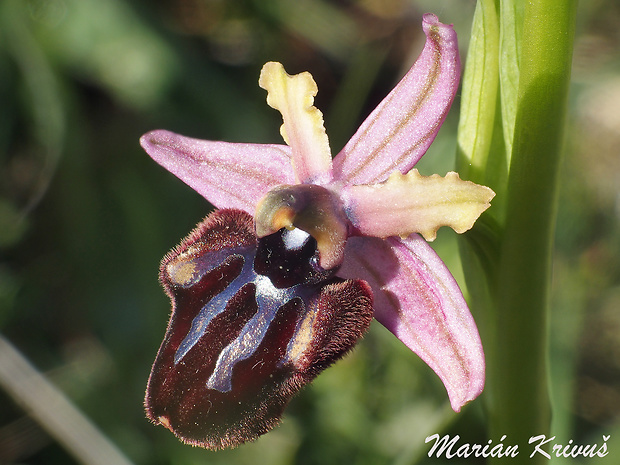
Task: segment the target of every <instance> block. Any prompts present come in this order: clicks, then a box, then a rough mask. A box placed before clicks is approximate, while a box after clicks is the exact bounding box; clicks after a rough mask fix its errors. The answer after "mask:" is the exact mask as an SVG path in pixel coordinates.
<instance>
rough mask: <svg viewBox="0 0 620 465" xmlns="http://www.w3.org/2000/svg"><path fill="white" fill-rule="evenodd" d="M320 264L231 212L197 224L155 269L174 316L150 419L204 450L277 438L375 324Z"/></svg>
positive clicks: (304, 244)
mask: <svg viewBox="0 0 620 465" xmlns="http://www.w3.org/2000/svg"><path fill="white" fill-rule="evenodd" d="M318 263H319V260H318V252H317V250H316V241H315V240H314V239H313V238H312V237H311V236H309V235H308V234H306V233H304V232H303V231H300V230H297V229H295V230H292V231H288V230H286V229H283V230H280V231H278V232H277V233H275V234H272V235H270V236H267V237H264V238H262V239H260V240H257V238H256V235H255V234H254V226H253V220H252V217H251V216H250V215H248V214H247V213H245V212H241V211H237V210H219V211H216V212H215V213H212V214H211V215H209V216H208V217H207V218H206V219H205V220H204V221H203V222H202V223H200V224H199V225H198V226H197V227H196V229H195V230H194V231H193V232H192V233H190V235H189V236H188V237H187V238H185V239H184V240H183V242H182V243H181V244H180V245H179V246H178V247H177V248H175V249H174V250H173V251H172V252H170V253H169V254H168V255H166V257H165V258H164V259H163V260H162V264H161V269H160V280H161V282H162V285H163V286H164V289H165V291H166V293H167V294H168V296H169V297H170V299H171V301H172V315H171V317H170V321H169V323H168V329H167V331H166V335H165V337H164V341H163V342H162V345H161V347H160V349H159V352H158V354H157V358H156V359H155V363H154V364H153V369H152V371H151V376H150V378H149V382H148V386H147V391H146V400H145V405H146V411H147V415H148V417H149V418H150V419H151V420H152V421H153V422H155V423H159V424H162V425H164V426H166V427H167V428H168V429H170V430H171V431H172V432H173V433H174V434H175V435H177V436H178V437H179V438H180V439H182V440H183V441H184V442H187V443H189V444H193V445H198V446H202V447H206V448H209V449H221V448H225V447H234V446H237V445H239V444H241V443H243V442H245V441H248V440H253V439H256V438H257V437H258V436H259V435H261V434H263V433H266V432H267V431H269V430H270V429H271V428H273V426H275V424H276V423H278V421H279V419H280V417H281V415H282V412H283V410H284V408H285V407H286V404H287V403H288V401H289V400H290V399H291V397H292V396H293V395H294V394H295V393H297V392H298V391H299V390H300V389H301V387H303V386H304V385H305V384H306V383H308V382H310V381H311V380H312V379H313V378H314V377H316V376H317V375H318V374H319V373H320V372H321V371H322V370H323V369H325V368H327V367H328V366H329V365H330V364H331V363H333V362H334V361H336V360H337V359H339V358H340V357H342V356H343V355H344V354H345V353H346V352H347V351H349V350H350V349H351V348H352V347H353V346H354V345H355V343H356V342H357V340H358V339H359V338H360V337H361V336H362V335H363V333H364V332H365V331H366V329H367V328H368V326H369V324H370V321H371V319H372V294H371V291H370V288H369V286H368V285H367V284H366V283H365V282H364V281H359V280H348V281H344V280H342V279H340V278H337V277H335V272H336V270H324V269H322V268H321V267H320V266H319V265H318Z"/></svg>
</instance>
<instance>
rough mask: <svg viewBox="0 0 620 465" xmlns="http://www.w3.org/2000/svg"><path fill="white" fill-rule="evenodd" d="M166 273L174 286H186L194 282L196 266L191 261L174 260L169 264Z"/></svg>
mask: <svg viewBox="0 0 620 465" xmlns="http://www.w3.org/2000/svg"><path fill="white" fill-rule="evenodd" d="M166 271H167V272H168V276H169V277H170V280H171V281H172V282H173V283H174V284H177V285H179V286H186V285H188V284H190V283H192V281H193V280H194V277H195V273H196V264H195V263H194V262H193V261H191V260H182V259H181V260H174V261H171V262H170V263H168V265H167V266H166Z"/></svg>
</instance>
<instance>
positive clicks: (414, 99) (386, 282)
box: [141, 14, 494, 411]
mask: <svg viewBox="0 0 620 465" xmlns="http://www.w3.org/2000/svg"><path fill="white" fill-rule="evenodd" d="M422 26H423V30H424V32H425V34H426V36H427V40H426V44H425V46H424V49H423V51H422V53H421V55H420V57H419V58H418V60H417V61H416V63H415V64H414V65H413V67H412V68H411V70H410V71H409V72H408V73H407V74H406V75H405V76H404V77H403V79H402V80H401V81H400V82H399V83H398V84H397V85H396V86H395V88H394V89H393V90H392V91H391V92H390V93H389V95H388V96H387V97H386V98H385V99H384V101H383V102H382V103H380V104H379V105H378V106H377V108H376V109H375V110H374V111H373V112H372V113H371V114H370V115H369V117H368V118H367V119H366V121H365V122H364V123H362V125H361V126H360V128H359V129H358V130H357V131H356V133H355V134H354V136H353V137H352V138H351V140H350V141H349V142H348V143H347V144H346V145H345V147H344V148H343V150H342V151H341V152H340V153H339V154H338V155H336V157H335V158H334V159H333V161H332V160H331V156H330V155H329V146H328V144H326V141H327V139H326V135H325V131H324V129H323V128H322V116H321V115H320V112H318V110H316V109H315V108H314V106H313V98H314V95H315V94H316V84H314V81H312V78H311V76H310V75H309V74H308V73H302V74H301V75H296V76H288V75H286V73H285V72H284V70H283V68H282V67H281V65H279V64H273V63H272V64H268V65H266V66H265V68H264V70H263V74H262V75H261V79H260V80H261V86H262V87H265V88H266V89H267V91H268V103H269V104H270V105H272V104H273V105H272V106H273V107H274V108H277V109H278V110H279V111H281V112H282V114H283V127H284V130H283V135H284V137H285V141H287V142H288V143H290V144H291V146H290V147H289V146H286V145H261V144H230V143H225V142H211V141H202V140H198V139H193V138H187V137H184V136H180V135H176V134H173V133H170V132H167V131H153V132H151V133H149V134H147V135H145V136H143V139H142V141H141V143H142V145H143V147H144V148H145V150H146V151H147V152H148V153H149V154H150V155H151V156H152V157H153V158H154V159H155V160H156V161H157V162H158V163H160V164H161V165H162V166H164V167H165V168H166V169H168V170H169V171H171V172H172V173H174V174H175V175H177V176H178V177H179V178H180V179H182V180H183V181H185V182H186V183H187V184H189V185H190V186H191V187H192V188H194V189H195V190H196V191H197V192H199V193H200V194H201V195H203V196H204V197H205V198H207V199H208V200H209V201H210V202H211V203H212V204H214V205H215V206H216V207H218V208H239V209H242V210H244V211H246V212H248V213H250V214H251V215H254V214H255V213H256V206H257V205H258V204H259V202H260V201H261V199H263V198H264V197H265V195H266V194H267V193H268V192H269V191H272V190H273V189H278V188H279V187H280V186H282V185H306V184H317V185H320V186H322V187H324V188H325V189H327V190H328V191H330V192H331V194H332V195H333V196H335V197H336V198H338V199H339V201H340V202H341V205H342V211H343V214H344V215H345V216H346V219H345V220H343V221H342V222H343V223H344V224H346V226H347V228H346V236H345V239H347V238H348V239H347V240H346V245H344V241H343V244H342V245H343V247H344V254H343V263H342V266H341V268H340V270H339V271H338V276H340V277H342V278H345V279H350V278H352V277H358V278H360V277H361V278H363V279H366V280H367V281H368V282H369V283H371V285H372V287H373V292H374V294H375V302H376V304H375V309H374V310H375V313H374V314H375V318H376V319H377V320H378V321H380V322H381V323H382V324H384V325H385V326H386V327H387V328H388V329H389V330H390V331H391V332H392V333H394V334H395V335H396V336H397V337H398V338H399V339H401V340H402V341H403V342H404V343H405V344H406V345H407V346H408V347H409V348H410V349H412V350H413V351H414V352H416V353H417V354H418V355H419V356H420V357H421V358H422V359H423V360H424V361H425V362H426V363H428V364H429V366H431V368H432V369H433V370H434V371H435V372H436V373H437V374H438V375H439V377H440V378H441V380H442V381H443V383H444V385H445V386H446V389H447V391H448V396H449V398H450V402H451V405H452V408H453V409H454V410H455V411H459V410H460V408H461V407H462V406H463V405H464V404H466V403H467V402H469V401H471V400H472V399H474V398H476V397H477V396H478V395H479V394H480V392H481V391H482V389H483V387H484V376H485V375H484V371H485V367H484V353H483V351H482V345H481V342H480V337H479V335H478V331H477V328H476V325H475V322H474V320H473V318H472V316H471V314H470V312H469V309H468V308H467V304H466V303H465V301H464V299H463V296H462V293H461V292H460V290H459V289H458V286H457V285H456V283H455V281H454V278H453V277H452V275H451V273H450V272H449V270H448V269H447V268H446V267H445V265H444V264H443V262H442V261H441V260H440V259H439V258H438V257H437V255H436V254H435V252H434V251H433V250H432V249H431V248H430V246H429V245H428V244H427V243H426V242H425V241H424V240H422V238H421V237H420V236H418V235H417V234H411V233H413V232H415V230H414V231H412V230H411V227H410V225H411V222H410V221H403V218H404V217H405V216H406V215H415V214H416V213H415V212H416V208H418V207H419V205H418V204H416V203H415V202H413V201H412V202H405V203H404V204H403V205H401V207H399V208H401V213H400V214H387V215H383V216H381V215H379V216H377V214H376V213H377V211H378V212H379V213H381V212H382V209H383V211H385V212H388V213H390V208H391V206H393V203H391V202H393V200H392V199H393V198H394V195H396V197H398V198H399V199H404V200H405V201H408V200H415V198H413V199H411V198H410V197H411V196H409V197H408V196H407V195H401V196H399V195H398V194H399V192H400V190H399V189H401V190H402V189H405V188H407V185H406V183H400V182H390V181H389V180H388V177H389V176H390V174H391V173H393V172H400V173H401V175H403V176H409V172H410V171H411V169H412V168H413V166H414V165H415V164H416V162H417V161H418V160H419V159H420V158H421V157H422V155H423V154H424V153H425V152H426V150H427V148H428V146H429V145H430V143H431V142H432V141H433V139H434V138H435V136H436V134H437V132H438V130H439V128H440V126H441V124H442V123H443V121H444V119H445V117H446V115H447V112H448V110H449V108H450V105H451V103H452V100H453V98H454V96H455V94H456V92H457V89H458V83H459V79H460V60H459V55H458V44H457V39H456V33H455V32H454V30H453V28H452V26H450V25H445V24H442V23H441V22H439V20H438V18H437V17H436V16H435V15H433V14H426V15H424V17H423V21H422ZM318 125H320V127H319V126H318ZM315 139H316V140H315ZM313 141H314V142H313ZM325 147H327V149H325ZM414 177H415V176H413V175H411V178H412V179H413V178H414ZM441 179H443V178H433V179H432V180H431V181H430V182H431V183H432V184H429V185H431V186H432V188H433V189H434V192H440V191H441V189H442V188H443V187H442V186H444V185H445V186H447V185H448V184H449V182H456V181H455V180H454V179H452V180H448V181H446V180H444V181H442V180H441ZM414 182H418V181H415V180H409V181H407V183H411V185H412V186H414V184H413V183H414ZM423 182H429V181H423ZM462 182H463V183H465V182H466V181H462ZM457 184H458V183H457ZM415 186H417V187H415V188H416V189H417V188H419V187H420V185H419V184H415ZM470 187H471V186H470ZM478 187H481V186H478ZM379 188H381V189H383V190H382V191H381V192H382V196H374V193H375V192H376V191H375V189H379ZM386 189H388V190H386ZM468 189H469V187H467V186H465V185H463V184H458V189H457V191H458V192H459V193H460V192H461V191H463V192H465V194H464V197H463V196H461V194H459V196H457V197H458V198H459V199H461V200H460V201H461V202H464V204H467V203H468V202H469V201H470V200H471V199H470V196H472V198H475V199H476V200H475V202H477V204H478V206H477V207H476V208H474V209H472V213H471V215H472V217H471V218H468V219H467V221H464V220H463V221H462V220H461V219H459V218H458V211H459V210H460V207H459V206H458V205H457V204H456V203H455V205H454V207H455V208H454V209H455V211H457V216H456V217H455V216H453V215H452V214H449V215H448V217H449V218H456V220H455V221H452V220H451V221H450V223H449V224H450V225H451V226H452V227H454V226H453V224H452V223H454V224H456V228H457V230H458V231H459V232H461V231H464V230H465V229H466V227H464V226H462V225H463V224H465V225H470V224H473V221H474V220H475V218H473V216H475V217H477V215H479V214H480V213H481V212H482V211H483V210H484V209H486V208H488V205H489V201H490V199H491V198H492V196H493V195H494V194H493V193H492V191H490V190H487V188H484V189H478V188H473V187H472V189H474V190H473V191H471V192H470V193H467V192H468ZM403 192H404V191H403ZM474 192H476V193H474ZM382 199H383V200H382ZM375 200H376V202H378V201H380V200H381V201H382V202H384V203H383V204H381V205H379V208H377V209H373V211H372V213H373V215H374V216H373V217H372V218H371V217H370V216H369V209H368V206H369V205H370V206H372V205H373V202H375ZM431 200H432V199H431ZM376 202H375V203H376ZM450 202H455V200H454V199H453V200H451V201H450ZM435 203H436V204H437V205H435V207H437V208H439V206H441V205H442V203H441V202H435ZM431 213H432V212H431ZM444 213H445V212H444ZM444 213H442V215H443V216H442V217H441V219H440V220H438V221H437V223H438V224H437V225H432V227H428V228H427V229H425V231H430V232H428V234H426V233H425V235H427V236H428V237H431V236H432V231H433V230H434V229H436V227H438V226H440V225H443V224H446V222H445V214H444ZM257 216H258V215H257ZM427 216H428V218H430V219H431V220H432V218H433V217H434V215H433V214H429V215H427ZM294 217H295V215H293V212H292V211H288V212H287V211H285V212H284V213H283V216H282V218H280V221H282V223H281V224H284V225H285V226H286V224H285V223H286V222H287V221H290V222H291V224H292V225H294V221H295V218H294ZM472 218H473V219H472ZM470 220H471V221H470ZM338 223H340V220H338V221H336V224H338ZM401 223H402V224H403V225H405V226H407V227H406V228H405V229H404V230H399V228H400V226H401ZM425 228H426V226H425ZM384 231H389V234H395V235H396V236H403V237H394V236H390V237H387V238H386V239H379V238H378V237H372V236H379V237H383V235H384V234H385V233H384ZM420 232H423V233H424V231H420ZM369 236H370V237H369ZM372 257H374V260H370V258H372Z"/></svg>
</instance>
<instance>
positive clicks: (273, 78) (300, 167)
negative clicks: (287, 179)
mask: <svg viewBox="0 0 620 465" xmlns="http://www.w3.org/2000/svg"><path fill="white" fill-rule="evenodd" d="M258 85H259V86H261V87H262V88H263V89H265V90H266V91H267V103H268V104H269V106H270V107H272V108H274V109H276V110H278V111H279V112H280V113H282V119H283V121H284V124H283V125H282V127H281V128H280V133H281V134H282V137H283V138H284V141H285V142H286V143H287V144H288V145H289V146H290V147H291V150H292V155H293V169H294V170H295V175H296V176H297V181H298V182H300V183H310V182H312V183H315V184H324V183H327V182H329V181H330V180H331V166H332V158H331V151H330V149H329V140H328V139H327V134H326V133H325V128H324V126H323V115H322V113H321V112H320V111H319V110H318V109H317V108H316V107H314V97H315V95H316V94H317V92H318V88H317V85H316V83H315V82H314V79H312V76H311V75H310V73H308V72H304V73H301V74H296V75H294V76H290V75H289V74H287V73H286V71H285V70H284V67H283V66H282V65H281V64H280V63H276V62H269V63H266V64H265V66H263V69H262V71H261V74H260V78H259V80H258Z"/></svg>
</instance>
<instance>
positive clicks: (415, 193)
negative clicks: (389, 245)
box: [343, 169, 495, 241]
mask: <svg viewBox="0 0 620 465" xmlns="http://www.w3.org/2000/svg"><path fill="white" fill-rule="evenodd" d="M494 196H495V192H493V191H492V190H491V189H489V188H488V187H485V186H481V185H478V184H474V183H473V182H470V181H464V180H462V179H461V178H459V175H458V174H457V173H454V172H449V173H448V174H447V175H446V176H445V177H443V178H442V177H441V176H439V175H438V174H434V175H432V176H422V175H421V174H420V173H419V172H418V170H416V169H413V170H411V171H409V173H408V174H406V175H403V174H401V173H400V172H395V173H392V175H391V176H390V177H389V178H388V180H387V181H386V182H384V183H381V184H374V185H363V186H348V187H345V188H344V190H343V198H344V200H345V211H347V212H348V215H349V218H350V220H351V222H352V223H353V225H354V226H355V227H356V228H357V229H358V230H359V231H360V232H361V233H362V234H363V235H365V236H375V237H388V236H401V237H406V236H408V235H410V234H412V233H420V234H422V236H424V238H425V239H426V240H427V241H432V240H434V239H435V237H436V236H437V230H438V229H439V228H440V227H441V226H449V227H451V228H452V229H454V230H455V231H456V232H457V233H463V232H465V231H467V230H468V229H470V228H471V227H472V226H473V225H474V222H475V221H476V219H478V217H479V216H480V215H481V214H482V212H483V211H484V210H486V209H487V208H489V206H490V203H489V202H490V201H491V199H492V198H493V197H494Z"/></svg>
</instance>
